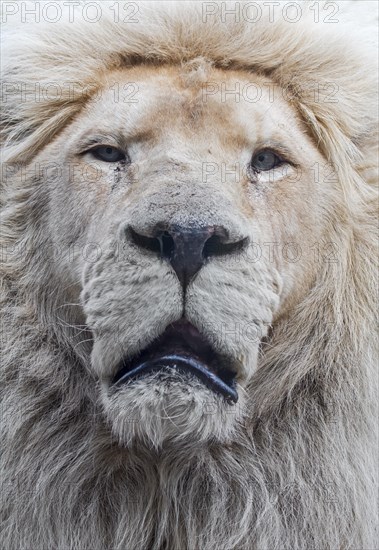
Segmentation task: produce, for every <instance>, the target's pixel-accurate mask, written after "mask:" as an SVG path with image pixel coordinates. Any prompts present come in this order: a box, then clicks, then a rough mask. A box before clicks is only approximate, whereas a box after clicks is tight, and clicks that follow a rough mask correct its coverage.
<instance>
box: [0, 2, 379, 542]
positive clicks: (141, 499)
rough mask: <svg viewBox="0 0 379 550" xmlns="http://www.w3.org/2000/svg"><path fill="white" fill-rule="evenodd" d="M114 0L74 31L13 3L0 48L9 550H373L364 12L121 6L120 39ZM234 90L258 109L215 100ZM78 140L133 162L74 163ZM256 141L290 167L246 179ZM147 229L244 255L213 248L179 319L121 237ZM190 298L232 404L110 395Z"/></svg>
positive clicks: (160, 266) (198, 393)
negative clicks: (250, 13)
mask: <svg viewBox="0 0 379 550" xmlns="http://www.w3.org/2000/svg"><path fill="white" fill-rule="evenodd" d="M14 4H15V3H14ZM24 4H25V3H24ZM32 4H34V3H32ZM109 4H110V3H103V4H102V16H101V19H100V20H99V21H98V22H97V23H88V22H85V21H83V18H82V16H81V14H82V11H81V10H82V6H83V3H81V4H80V5H79V6H77V7H76V8H75V12H73V13H75V14H76V15H75V17H74V22H69V21H68V13H67V10H66V12H65V15H64V17H62V19H61V20H60V21H59V22H57V23H48V22H46V21H43V20H41V22H40V23H36V22H35V21H34V22H33V18H31V19H32V21H30V22H27V23H26V22H25V23H20V22H19V19H20V13H21V11H20V12H17V13H15V15H13V16H10V15H9V16H8V20H9V21H8V23H7V25H5V32H4V35H3V45H2V49H3V63H2V81H3V86H4V88H3V90H4V97H3V113H4V114H3V123H2V160H3V164H2V170H3V172H2V174H3V178H2V194H1V204H2V212H1V245H2V252H3V258H2V264H1V276H2V294H1V302H2V303H1V306H2V321H1V322H2V332H3V349H2V366H1V395H2V409H1V412H2V415H1V416H2V418H1V420H2V459H1V466H2V474H1V475H2V484H3V487H2V510H1V516H2V520H1V521H2V522H1V530H2V531H1V537H2V548H4V549H6V550H11V549H12V550H16V549H17V550H19V549H22V550H31V549H33V550H34V549H35V550H42V549H43V550H45V549H46V550H47V549H49V550H50V549H57V550H58V549H59V550H63V549H64V550H66V549H67V550H103V549H109V550H110V549H117V550H134V549H153V550H164V549H165V550H186V549H188V550H197V549H206V550H216V549H217V550H220V549H222V550H231V549H235V550H242V549H243V550H282V549H286V550H287V549H288V550H290V549H291V550H292V549H297V550H309V549H329V550H337V549H338V550H347V549H351V550H352V549H354V550H356V549H362V550H368V549H370V550H371V549H372V550H373V549H374V548H377V547H378V535H377V519H378V518H377V512H376V505H377V501H376V497H377V475H376V474H377V461H378V447H377V444H378V443H377V437H376V436H377V413H378V410H377V382H378V376H377V361H378V349H377V333H376V330H375V322H376V309H377V297H376V277H377V231H376V222H377V191H376V187H375V185H376V178H377V156H376V147H377V141H376V129H377V98H376V97H375V90H376V89H377V66H376V61H375V59H376V46H375V43H374V39H373V36H374V33H373V29H374V28H375V17H374V16H373V14H371V13H370V14H368V12H367V9H368V7H370V6H368V4H371V3H367V2H339V3H333V4H336V5H337V6H339V11H338V13H337V14H336V16H335V17H337V18H338V20H339V22H338V23H334V24H333V23H329V24H328V23H325V22H323V17H324V16H325V14H326V13H329V11H327V9H325V10H324V8H323V4H322V3H320V4H319V8H320V10H321V12H320V13H321V21H320V22H318V23H315V22H314V9H313V10H312V9H310V6H312V5H314V3H313V2H310V3H306V2H305V3H302V4H301V6H302V16H301V18H300V20H299V21H298V22H296V23H290V22H288V21H285V20H284V19H283V17H281V16H280V15H279V16H277V17H275V18H274V21H273V22H271V21H270V20H269V18H268V11H267V9H265V6H264V4H262V3H261V6H262V10H263V12H262V13H263V15H262V18H260V20H259V21H256V22H255V23H251V22H249V21H247V20H246V18H245V19H244V18H243V17H242V18H241V19H240V20H239V21H236V18H235V17H230V16H228V17H226V18H225V20H223V19H222V18H221V15H220V13H221V12H219V11H218V10H221V4H220V3H219V4H216V3H208V5H209V6H210V8H209V9H210V10H212V9H213V8H214V7H215V6H216V10H217V13H216V15H214V16H211V15H210V16H209V17H207V19H206V21H204V9H205V8H204V6H205V4H206V3H201V2H167V3H164V2H154V3H153V2H150V3H149V2H148V3H138V13H136V14H135V15H134V16H132V17H133V18H135V19H138V22H129V23H123V22H122V21H121V22H115V21H114V12H112V11H110V10H109V8H108V7H107V6H109ZM123 4H124V3H120V9H121V14H123V12H122V9H123V8H122V6H123ZM15 5H16V4H15ZM18 5H19V7H20V10H21V3H20V4H18ZM239 5H240V8H241V9H242V6H244V3H242V2H241V3H239ZM282 5H283V4H282ZM41 6H42V4H41ZM212 6H213V7H212ZM233 6H234V7H235V5H234V4H233V3H227V7H233ZM3 9H4V7H3ZM67 9H68V8H67ZM323 10H324V11H323ZM125 15H126V14H124V16H125ZM49 83H50V84H53V86H55V90H58V94H57V96H56V97H54V88H53V86H52V87H51V88H47V86H48V84H49ZM130 83H132V88H130V87H129V88H128V86H130ZM251 83H254V85H255V86H256V88H257V89H260V90H261V91H262V96H261V98H260V99H259V101H256V102H251V101H248V100H247V99H246V97H242V98H240V101H236V100H235V97H233V96H223V95H222V90H223V86H224V85H225V88H224V90H231V89H235V87H236V85H240V86H241V87H242V88H243V86H245V85H249V84H251ZM21 84H22V85H21ZM115 84H117V89H118V90H121V92H123V91H124V93H125V90H126V93H127V94H130V92H131V91H132V90H136V91H137V94H136V96H135V97H136V98H137V102H136V103H133V102H123V101H122V98H121V101H118V102H116V101H115V95H114V94H115V89H116V88H115ZM57 85H58V87H57ZM47 90H49V91H47ZM270 92H271V93H274V97H275V99H274V101H271V100H270ZM36 93H37V95H38V101H36V95H35V94H36ZM204 94H205V95H204ZM127 97H128V98H130V96H129V95H128V96H127ZM225 97H226V99H225ZM94 133H101V134H102V135H104V134H107V135H109V136H110V137H109V139H113V140H115V139H118V140H121V141H122V140H124V141H125V142H126V147H127V149H128V152H129V155H130V158H131V161H132V162H131V165H130V166H126V167H121V168H119V169H117V170H116V171H115V170H113V168H110V167H109V166H104V165H101V163H100V166H99V163H96V162H94V160H93V159H92V158H91V157H90V156H89V155H88V154H84V155H83V154H79V147H80V144H81V143H82V141H83V139H84V138H86V137H88V136H93V134H94ZM115 134H117V136H116V137H115ZM120 136H121V137H120ZM122 136H124V137H122ZM125 136H127V137H125ZM267 136H268V137H267ZM274 138H275V139H274ZM267 139H272V140H275V141H276V142H277V141H280V143H282V142H283V143H284V145H285V146H286V147H287V148H288V149H289V151H290V154H291V155H293V157H294V159H295V161H296V162H295V163H296V164H297V165H298V166H297V170H295V168H294V167H292V168H291V167H288V172H281V171H280V170H276V171H274V172H273V173H272V174H271V175H270V177H268V176H267V177H266V179H265V177H264V175H262V176H261V177H260V178H258V179H257V180H255V181H252V178H251V175H250V176H249V174H248V172H246V169H245V168H246V166H247V165H248V163H249V159H250V158H251V155H252V153H253V150H254V148H255V147H258V145H259V144H261V143H262V142H265V140H266V141H267ZM236 162H238V163H239V165H238V169H236V168H235V163H236ZM223 163H225V168H226V169H228V170H229V173H228V174H226V176H225V177H223V176H222V173H221V171H220V167H221V168H222V166H223ZM212 167H214V168H215V170H214V171H213V169H212ZM233 167H234V173H233ZM315 167H318V169H319V172H317V174H318V175H317V177H316V176H315V173H316V172H315V170H316V168H315ZM204 171H205V173H206V176H207V177H206V178H205V179H204ZM236 176H238V177H237V179H236ZM161 220H166V221H167V220H169V221H174V222H177V223H181V224H187V223H192V222H194V221H197V222H199V221H200V222H201V223H205V224H221V225H224V226H226V227H228V229H229V230H230V231H231V233H233V234H234V235H244V236H247V237H248V238H249V239H250V243H252V242H254V243H256V245H257V247H258V248H257V249H258V250H261V251H262V254H261V255H260V256H259V258H258V259H257V258H256V257H255V255H254V251H256V249H253V248H251V247H250V248H249V249H248V251H247V253H246V254H242V255H241V256H238V257H237V256H236V257H231V256H230V257H224V258H212V260H211V261H210V262H209V263H208V264H206V265H205V266H204V267H203V269H202V270H201V271H200V272H199V274H198V276H197V277H196V278H195V279H194V281H193V283H192V284H191V285H190V286H189V288H188V292H187V295H186V302H185V303H184V304H183V296H182V292H181V288H180V285H179V283H178V281H177V279H176V276H175V274H174V273H173V271H172V270H171V269H170V267H169V266H168V264H166V263H163V262H160V261H158V260H157V259H156V258H155V256H154V255H152V254H150V255H149V254H147V253H144V252H142V251H140V250H138V249H136V247H135V246H132V245H131V243H130V242H129V241H128V240H127V239H126V237H125V234H126V233H125V232H124V230H125V228H126V226H127V225H128V224H133V225H134V227H136V228H138V229H139V230H140V231H141V232H143V231H147V230H148V228H149V227H151V226H152V225H154V224H155V223H156V222H157V221H161ZM291 243H292V244H291ZM274 244H275V246H276V253H275V254H274V255H271V254H270V252H271V251H272V250H273V248H272V247H273V246H274ZM289 244H291V246H293V244H296V245H298V246H299V247H300V249H301V255H300V257H299V259H298V260H297V261H289V260H288V256H287V255H286V254H285V253H284V252H283V250H288V248H286V247H288V245H289ZM278 250H279V253H278ZM183 308H184V309H185V314H186V316H187V318H189V320H190V321H191V322H192V323H193V324H195V325H196V326H198V328H199V329H201V331H202V332H203V333H204V334H205V335H206V336H207V338H208V339H209V340H210V342H211V343H212V344H213V346H214V347H215V348H216V349H217V350H218V351H219V352H222V353H224V354H226V355H227V356H228V357H230V358H231V360H238V361H239V362H240V367H239V371H238V393H239V400H238V402H237V404H236V405H235V406H231V405H228V404H227V403H225V402H224V401H223V400H222V399H221V398H220V397H219V396H217V395H216V394H213V393H212V392H211V391H210V390H208V389H207V388H205V387H204V386H203V385H202V384H201V383H200V382H199V381H197V380H195V379H188V378H186V377H184V376H182V375H178V376H176V377H175V376H174V377H173V376H172V375H169V374H167V376H166V378H165V379H164V380H162V379H161V378H160V379H157V378H156V377H155V375H152V376H150V377H149V378H144V379H141V380H139V381H138V382H136V383H135V384H133V385H131V386H127V387H125V388H123V390H122V391H121V392H114V390H113V389H112V387H111V386H110V380H111V378H112V376H113V375H114V374H115V369H116V368H117V363H118V361H119V360H120V359H121V358H122V356H123V355H124V354H128V355H132V354H134V353H136V352H137V351H139V350H141V349H143V348H144V347H145V346H146V345H147V344H148V343H150V342H151V341H152V340H153V339H154V338H155V337H156V336H158V335H159V334H160V333H161V332H162V331H163V330H164V328H165V327H166V326H167V325H168V324H169V323H171V322H173V321H175V320H176V319H178V318H179V317H180V316H181V314H182V311H183Z"/></svg>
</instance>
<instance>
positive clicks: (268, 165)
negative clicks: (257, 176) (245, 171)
mask: <svg viewBox="0 0 379 550" xmlns="http://www.w3.org/2000/svg"><path fill="white" fill-rule="evenodd" d="M282 163H283V159H281V158H280V157H279V156H278V155H276V154H275V153H274V152H273V151H270V150H269V149H263V150H262V151H258V153H256V154H255V155H254V156H253V158H252V160H251V166H252V167H253V169H254V170H255V171H257V172H266V171H267V170H272V169H273V168H276V166H279V165H280V164H282Z"/></svg>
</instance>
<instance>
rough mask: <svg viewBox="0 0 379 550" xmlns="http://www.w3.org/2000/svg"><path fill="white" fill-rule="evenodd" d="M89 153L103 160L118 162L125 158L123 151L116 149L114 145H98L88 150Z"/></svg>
mask: <svg viewBox="0 0 379 550" xmlns="http://www.w3.org/2000/svg"><path fill="white" fill-rule="evenodd" d="M90 153H91V154H92V155H93V156H94V157H95V158H96V159H98V160H102V161H103V162H120V161H122V160H125V159H126V157H125V153H123V152H122V151H120V150H119V149H116V147H110V146H108V145H106V146H104V145H100V146H99V147H94V148H93V149H91V150H90Z"/></svg>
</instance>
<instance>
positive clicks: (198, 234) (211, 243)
mask: <svg viewBox="0 0 379 550" xmlns="http://www.w3.org/2000/svg"><path fill="white" fill-rule="evenodd" d="M129 234H130V236H131V238H132V240H133V242H134V244H136V245H138V246H139V247H140V248H142V249H145V250H150V251H155V252H158V254H159V255H160V257H161V258H163V259H165V260H167V261H168V262H169V263H170V264H171V266H172V267H173V269H174V271H175V273H176V275H177V276H178V279H179V281H180V282H181V284H182V286H183V287H184V288H185V287H186V286H187V285H188V283H189V282H190V280H191V279H193V278H194V276H195V275H196V274H197V273H198V271H199V270H200V269H201V267H202V266H203V265H204V263H205V262H206V260H207V259H208V258H209V257H211V256H225V255H227V254H231V253H232V252H236V251H237V250H241V249H242V248H243V247H244V246H245V244H246V241H247V239H246V238H244V239H238V240H233V241H230V239H229V232H228V231H227V229H225V228H224V227H222V226H218V225H210V226H205V227H198V226H193V227H182V226H180V225H168V226H164V225H162V224H158V225H157V226H155V228H154V229H153V230H152V231H151V234H150V235H146V234H145V235H142V234H140V233H138V232H137V231H135V230H134V229H133V228H132V227H130V226H129Z"/></svg>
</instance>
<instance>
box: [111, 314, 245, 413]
mask: <svg viewBox="0 0 379 550" xmlns="http://www.w3.org/2000/svg"><path fill="white" fill-rule="evenodd" d="M168 369H170V370H172V371H173V372H175V370H180V371H181V372H183V373H185V374H192V375H195V376H196V377H197V378H198V379H199V380H201V382H202V383H203V384H205V385H206V386H207V387H208V388H210V389H211V390H213V391H214V392H216V393H219V394H220V395H222V396H223V397H224V398H225V399H226V400H227V401H229V402H232V403H235V402H236V401H237V400H238V393H237V390H236V380H235V377H236V372H235V370H234V369H233V366H232V365H231V364H230V361H228V360H227V359H226V358H225V357H221V356H220V355H219V354H217V353H216V352H215V351H214V350H213V348H212V347H211V346H210V344H209V343H208V342H207V341H206V340H205V339H204V337H203V336H202V335H201V334H200V332H199V331H198V330H197V328H195V327H194V326H193V325H192V324H191V323H189V322H188V321H186V320H185V319H181V320H179V321H176V322H175V323H173V324H171V325H169V326H168V327H167V328H166V330H165V331H164V332H163V334H161V336H160V337H159V338H157V339H156V340H155V341H154V342H153V343H152V344H151V345H150V346H148V347H147V348H146V349H145V350H143V351H142V352H141V353H140V354H138V355H137V356H135V357H132V358H128V359H126V360H122V361H121V362H120V364H119V368H118V371H117V373H116V375H115V377H114V378H113V381H112V384H113V385H114V386H115V387H120V386H122V385H124V384H131V383H133V381H135V380H136V379H138V378H141V377H143V376H146V375H147V374H149V373H151V372H159V371H162V372H163V371H166V372H167V370H168Z"/></svg>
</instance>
